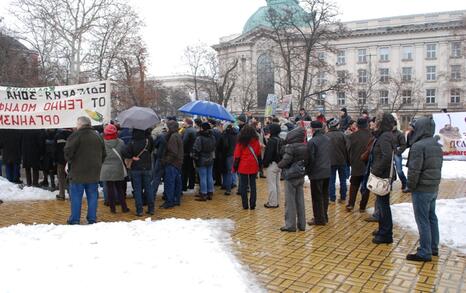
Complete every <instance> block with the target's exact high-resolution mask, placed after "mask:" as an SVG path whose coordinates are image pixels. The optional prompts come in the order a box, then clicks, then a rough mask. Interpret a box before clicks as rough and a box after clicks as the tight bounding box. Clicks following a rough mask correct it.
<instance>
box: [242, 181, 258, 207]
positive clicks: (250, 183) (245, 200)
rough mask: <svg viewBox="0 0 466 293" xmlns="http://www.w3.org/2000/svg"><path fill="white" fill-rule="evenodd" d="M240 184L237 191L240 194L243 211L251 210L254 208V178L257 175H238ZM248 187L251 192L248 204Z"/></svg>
mask: <svg viewBox="0 0 466 293" xmlns="http://www.w3.org/2000/svg"><path fill="white" fill-rule="evenodd" d="M239 176H240V184H239V189H240V193H241V202H242V204H243V209H245V210H246V209H248V208H251V209H252V210H253V209H255V208H256V197H257V192H256V177H257V174H239ZM248 186H249V188H250V189H249V190H250V192H251V196H250V198H249V203H248Z"/></svg>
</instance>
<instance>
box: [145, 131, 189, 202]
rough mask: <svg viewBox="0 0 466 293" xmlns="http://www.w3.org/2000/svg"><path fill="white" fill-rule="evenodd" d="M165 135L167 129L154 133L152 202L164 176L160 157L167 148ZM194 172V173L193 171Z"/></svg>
mask: <svg viewBox="0 0 466 293" xmlns="http://www.w3.org/2000/svg"><path fill="white" fill-rule="evenodd" d="M166 135H167V128H166V127H163V128H162V129H161V132H160V133H159V132H157V131H155V132H154V136H155V139H154V151H153V161H152V180H153V181H152V183H153V186H152V187H153V189H154V201H155V197H156V196H157V192H158V191H159V186H160V183H161V182H162V178H163V176H164V173H165V170H164V167H163V165H162V157H163V155H164V154H165V148H166V146H167V141H166V139H165V137H166ZM193 172H194V171H193Z"/></svg>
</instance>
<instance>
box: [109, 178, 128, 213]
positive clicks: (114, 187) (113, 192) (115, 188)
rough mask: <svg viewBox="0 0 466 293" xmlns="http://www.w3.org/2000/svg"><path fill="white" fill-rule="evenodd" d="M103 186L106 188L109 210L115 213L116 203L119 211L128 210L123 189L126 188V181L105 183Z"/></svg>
mask: <svg viewBox="0 0 466 293" xmlns="http://www.w3.org/2000/svg"><path fill="white" fill-rule="evenodd" d="M104 184H105V186H106V188H107V199H108V204H109V206H110V210H111V211H112V212H115V205H116V202H117V201H118V202H119V203H120V205H121V210H122V211H126V210H127V209H128V206H127V205H126V199H125V189H124V187H126V181H106V182H104Z"/></svg>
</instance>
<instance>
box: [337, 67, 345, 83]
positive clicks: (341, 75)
mask: <svg viewBox="0 0 466 293" xmlns="http://www.w3.org/2000/svg"><path fill="white" fill-rule="evenodd" d="M337 78H338V84H345V83H346V71H343V70H342V71H337Z"/></svg>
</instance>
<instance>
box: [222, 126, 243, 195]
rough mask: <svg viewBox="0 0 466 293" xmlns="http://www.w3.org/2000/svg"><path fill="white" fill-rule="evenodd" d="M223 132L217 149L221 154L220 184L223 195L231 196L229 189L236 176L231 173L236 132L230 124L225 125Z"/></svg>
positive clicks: (233, 183) (234, 182)
mask: <svg viewBox="0 0 466 293" xmlns="http://www.w3.org/2000/svg"><path fill="white" fill-rule="evenodd" d="M223 128H224V130H223V133H222V136H221V138H220V143H219V148H220V150H221V153H222V154H223V157H224V161H223V166H222V174H223V177H222V183H223V187H224V188H225V195H230V194H231V189H232V188H233V186H234V185H235V184H236V174H234V173H233V171H232V169H233V161H234V159H233V154H234V151H235V146H236V137H237V136H238V131H237V130H236V129H235V128H234V127H233V125H232V124H231V123H225V124H224V126H223Z"/></svg>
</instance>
